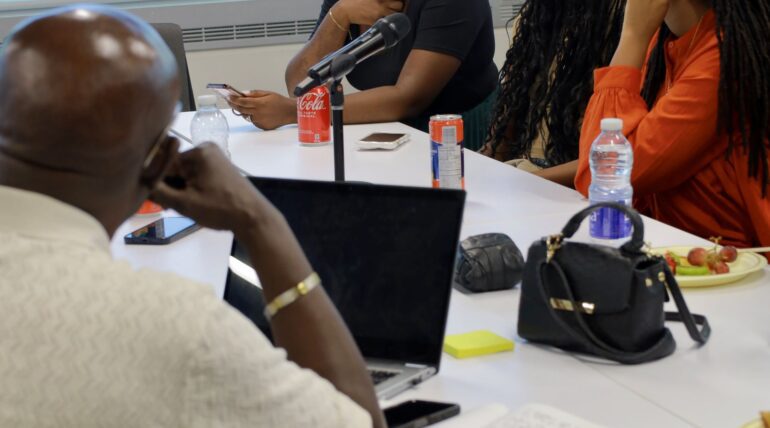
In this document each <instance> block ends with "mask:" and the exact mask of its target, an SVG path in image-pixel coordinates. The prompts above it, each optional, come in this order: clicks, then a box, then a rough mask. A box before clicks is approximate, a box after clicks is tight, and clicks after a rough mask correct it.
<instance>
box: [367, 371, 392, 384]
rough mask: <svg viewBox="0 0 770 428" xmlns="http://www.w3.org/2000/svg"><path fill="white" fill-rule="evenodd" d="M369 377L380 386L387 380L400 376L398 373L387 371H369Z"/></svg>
mask: <svg viewBox="0 0 770 428" xmlns="http://www.w3.org/2000/svg"><path fill="white" fill-rule="evenodd" d="M369 375H370V376H371V377H372V381H373V382H374V384H375V385H379V384H381V383H383V382H385V381H386V380H388V379H390V378H392V377H393V376H396V375H398V372H391V371H385V370H371V369H370V370H369Z"/></svg>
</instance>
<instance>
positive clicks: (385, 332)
mask: <svg viewBox="0 0 770 428" xmlns="http://www.w3.org/2000/svg"><path fill="white" fill-rule="evenodd" d="M250 180H251V181H252V183H253V184H254V185H255V186H256V187H257V188H259V190H260V191H261V192H262V193H263V194H264V195H265V197H267V198H268V199H269V200H270V201H271V202H272V203H273V204H274V205H275V206H276V207H277V208H278V209H279V210H280V211H281V212H282V213H283V215H284V216H285V217H286V219H287V221H288V222H289V224H290V225H291V228H292V229H293V230H294V233H295V234H296V236H297V239H298V240H299V242H300V244H301V245H302V248H303V249H304V251H305V253H306V254H307V257H308V259H309V260H310V263H311V264H312V266H313V268H314V269H315V270H316V271H317V272H318V274H319V275H320V276H321V279H322V280H323V286H324V288H325V289H326V292H327V293H328V294H329V296H330V298H331V300H332V301H333V302H334V303H335V305H336V306H337V309H338V310H339V311H340V314H341V315H342V317H343V318H344V319H345V322H346V323H347V325H348V327H349V328H350V330H351V332H352V334H353V337H354V338H355V340H356V343H357V344H358V346H359V348H360V349H361V352H362V354H363V355H364V356H365V357H366V358H376V359H387V360H396V361H403V362H409V363H415V364H425V365H434V366H438V365H439V361H440V358H441V350H442V344H443V340H444V330H445V327H446V319H447V313H448V310H449V296H450V293H451V289H452V285H451V284H452V273H453V270H454V261H455V255H456V250H457V243H458V240H459V236H460V226H461V222H462V213H463V208H464V201H465V192H462V191H452V190H436V189H428V188H412V187H394V186H381V185H370V184H353V183H334V182H313V181H299V180H281V179H266V178H250ZM247 265H248V266H250V262H249V259H248V256H247V254H246V250H245V248H244V247H242V246H241V245H239V244H238V242H234V243H233V248H232V253H231V259H230V270H229V271H228V277H227V284H226V286H225V300H226V301H227V302H228V303H230V304H231V305H232V306H234V307H235V308H237V309H238V310H240V311H241V312H242V313H244V314H245V315H246V316H247V317H248V318H250V319H251V320H252V321H253V322H254V323H255V324H256V325H257V326H258V327H259V328H260V329H261V330H262V331H263V332H264V333H265V334H266V335H267V336H268V337H270V329H269V324H268V322H267V320H266V319H265V318H264V316H263V315H262V312H263V308H264V305H265V303H264V301H263V299H262V295H261V292H260V289H259V288H257V287H255V286H254V285H253V284H252V283H251V282H249V281H248V280H245V279H244V278H248V277H249V275H252V276H253V270H251V269H250V268H248V267H247ZM239 268H240V269H239ZM236 272H237V273H236Z"/></svg>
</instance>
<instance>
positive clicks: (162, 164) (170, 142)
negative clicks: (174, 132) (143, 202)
mask: <svg viewBox="0 0 770 428" xmlns="http://www.w3.org/2000/svg"><path fill="white" fill-rule="evenodd" d="M178 155H179V140H177V139H176V138H174V137H168V138H166V139H165V140H163V141H161V142H160V143H159V145H158V150H157V152H156V153H155V156H154V157H153V158H152V160H151V161H150V164H149V165H147V166H146V167H144V169H143V170H142V175H141V177H140V182H141V184H142V186H145V187H147V188H148V189H149V190H152V189H154V188H155V186H156V185H157V184H158V181H160V180H161V179H163V177H165V176H166V175H167V174H168V172H169V170H170V169H171V168H172V166H173V165H174V164H175V162H176V160H177V156H178Z"/></svg>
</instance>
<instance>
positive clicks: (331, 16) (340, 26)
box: [329, 9, 350, 36]
mask: <svg viewBox="0 0 770 428" xmlns="http://www.w3.org/2000/svg"><path fill="white" fill-rule="evenodd" d="M329 18H331V19H332V22H333V23H334V25H336V26H337V28H339V29H340V31H342V32H343V33H348V36H350V30H349V29H348V30H346V29H345V28H344V27H343V26H342V25H340V23H339V22H337V20H336V19H335V18H334V14H333V13H332V10H331V9H329Z"/></svg>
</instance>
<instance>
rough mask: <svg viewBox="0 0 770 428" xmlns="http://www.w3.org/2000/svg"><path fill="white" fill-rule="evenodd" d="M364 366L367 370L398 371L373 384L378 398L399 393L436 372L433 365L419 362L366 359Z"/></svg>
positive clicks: (383, 398) (387, 397) (390, 396)
mask: <svg viewBox="0 0 770 428" xmlns="http://www.w3.org/2000/svg"><path fill="white" fill-rule="evenodd" d="M366 367H367V368H368V369H369V370H377V371H385V372H396V373H398V374H397V375H395V376H393V377H392V378H390V379H388V380H386V381H384V382H382V383H380V384H378V385H375V387H374V389H375V392H376V393H377V398H378V399H380V400H387V399H389V398H392V397H394V396H396V395H398V394H399V393H401V392H403V391H405V390H407V389H409V388H411V387H413V386H415V385H417V384H420V383H422V382H424V381H425V380H427V379H428V378H430V377H431V376H433V375H435V374H436V372H437V370H436V368H435V367H430V366H425V365H419V364H403V363H393V362H388V361H382V360H372V359H366Z"/></svg>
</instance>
